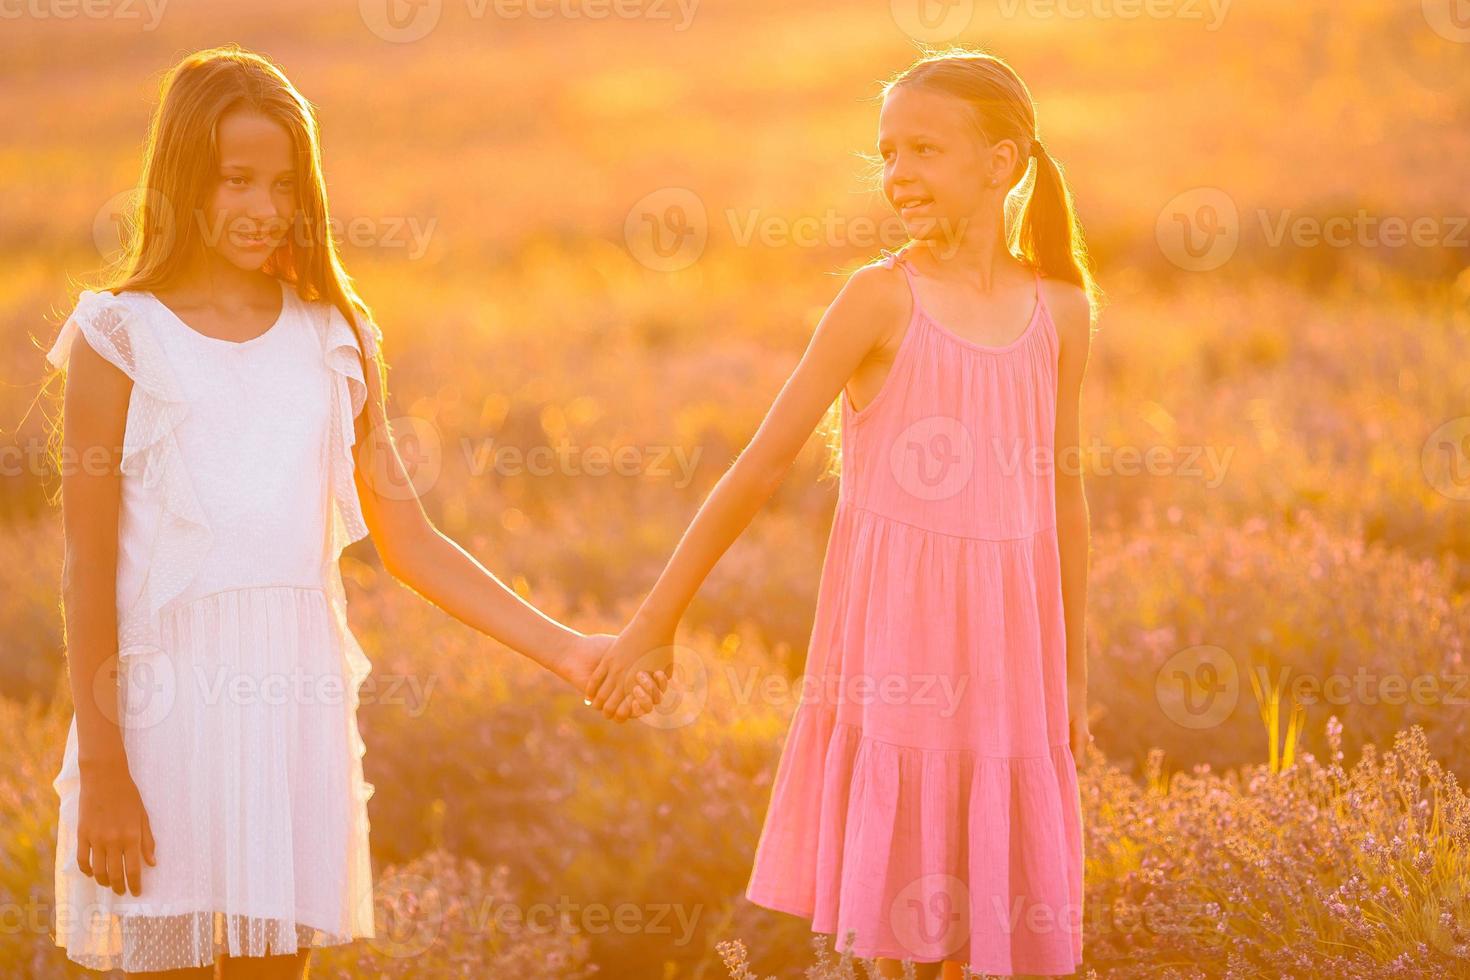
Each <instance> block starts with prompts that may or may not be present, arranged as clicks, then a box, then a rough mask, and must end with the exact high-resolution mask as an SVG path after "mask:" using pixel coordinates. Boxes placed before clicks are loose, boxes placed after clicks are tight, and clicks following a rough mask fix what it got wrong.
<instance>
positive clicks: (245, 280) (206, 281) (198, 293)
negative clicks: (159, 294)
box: [167, 252, 281, 306]
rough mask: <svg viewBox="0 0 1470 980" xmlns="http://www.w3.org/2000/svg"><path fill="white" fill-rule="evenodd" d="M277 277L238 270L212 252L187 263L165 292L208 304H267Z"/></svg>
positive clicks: (247, 270)
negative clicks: (262, 302)
mask: <svg viewBox="0 0 1470 980" xmlns="http://www.w3.org/2000/svg"><path fill="white" fill-rule="evenodd" d="M280 288H281V287H280V284H279V283H278V281H277V280H276V278H275V277H274V276H272V275H270V274H269V273H267V272H262V271H260V270H258V269H253V270H252V269H241V268H240V267H239V266H237V265H234V264H233V263H231V262H228V261H226V260H225V259H223V258H221V257H220V256H218V255H216V254H214V253H213V252H209V253H206V254H205V255H204V256H203V257H201V258H199V259H198V260H196V261H195V262H192V263H190V264H189V265H188V266H187V267H186V268H184V269H183V270H181V271H180V272H179V273H178V275H176V276H175V277H173V279H172V281H170V282H169V283H168V286H167V289H168V292H170V293H173V294H175V295H178V296H187V297H191V298H196V299H197V300H198V301H201V302H206V303H209V304H211V305H214V304H221V305H225V306H232V305H239V304H251V303H254V302H260V301H262V300H264V301H265V302H267V303H269V302H270V301H271V300H272V299H273V298H274V296H275V294H276V293H277V291H279V289H280Z"/></svg>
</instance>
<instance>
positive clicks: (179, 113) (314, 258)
mask: <svg viewBox="0 0 1470 980" xmlns="http://www.w3.org/2000/svg"><path fill="white" fill-rule="evenodd" d="M235 109H248V110H253V112H257V113H260V115H263V116H268V118H269V119H273V120H275V122H278V123H279V125H281V126H284V128H285V131H287V132H288V134H290V137H291V145H293V153H294V157H295V159H294V165H295V187H297V201H295V209H294V213H293V216H291V228H290V229H288V231H287V235H285V241H282V244H281V245H279V247H278V248H276V250H275V251H273V253H272V254H270V257H269V259H268V260H266V264H265V266H263V272H266V273H269V275H273V276H276V278H278V279H282V281H285V282H288V284H291V287H294V289H295V294H297V295H298V297H301V298H303V300H307V301H316V300H325V301H328V303H331V304H332V306H335V307H337V309H338V310H340V311H341V314H343V316H344V317H345V319H347V323H348V326H351V329H353V334H354V335H356V336H357V345H359V348H360V350H362V354H360V356H359V360H362V361H363V378H368V372H369V370H375V372H376V373H378V382H379V383H378V388H379V392H381V395H382V400H387V391H388V370H387V361H385V360H384V357H382V351H381V350H378V351H376V353H375V354H373V357H372V360H373V366H372V367H369V364H368V363H366V351H368V350H369V347H368V345H366V344H365V341H363V331H365V329H368V331H372V332H373V336H375V338H376V335H378V328H376V325H375V322H373V316H372V310H370V309H369V307H368V304H366V303H365V301H363V298H362V297H360V295H359V294H357V289H356V288H354V285H353V279H351V276H348V275H347V270H345V269H344V267H343V262H341V256H340V254H338V248H337V241H335V239H334V238H332V237H331V234H329V222H328V207H326V182H325V179H323V176H322V150H320V140H319V135H318V123H316V110H315V107H313V106H312V103H309V101H307V100H306V97H304V96H301V93H298V91H297V90H295V87H294V85H293V84H291V82H290V79H287V76H285V73H284V72H282V71H281V68H279V66H278V65H276V63H275V62H272V60H270V59H268V57H265V56H263V54H257V53H254V51H248V50H245V48H243V47H240V46H238V44H223V46H219V47H212V48H204V50H201V51H194V53H193V54H190V56H187V57H184V59H182V60H181V62H178V63H176V65H175V66H173V68H171V69H169V71H168V73H166V75H165V76H163V84H162V87H160V93H159V104H157V109H156V110H154V113H153V122H151V125H150V128H148V141H147V147H146V150H144V157H143V173H141V176H140V179H138V185H137V191H135V192H134V194H132V197H131V203H129V206H128V209H126V213H123V215H122V216H121V219H122V220H121V223H122V229H121V231H122V250H121V253H119V254H118V256H116V257H115V259H113V262H112V264H110V266H109V267H107V269H104V270H103V272H101V273H100V278H98V281H97V282H93V284H90V285H85V284H84V288H91V289H94V291H106V292H119V291H123V289H147V291H154V289H157V288H159V287H163V285H166V284H169V282H172V279H173V278H175V276H176V275H178V273H179V272H181V270H182V269H185V267H187V266H188V263H191V262H194V260H196V259H197V257H200V256H201V254H203V250H206V248H207V247H209V244H207V239H206V237H204V234H206V228H204V220H203V215H204V204H206V201H207V198H209V194H210V192H212V190H213V185H215V181H218V179H219V144H218V140H216V134H218V126H219V120H221V119H222V118H223V116H225V115H226V113H228V112H231V110H235ZM210 234H219V229H210ZM373 347H376V344H375V345H373ZM62 375H63V369H60V367H57V369H54V370H53V372H51V373H50V375H49V376H47V378H46V382H44V383H43V386H41V394H44V392H46V391H47V389H50V386H51V382H53V381H54V379H56V378H59V376H62ZM38 398H40V394H38ZM366 410H368V413H369V422H372V423H373V425H384V423H385V411H384V403H381V401H375V400H372V398H369V400H368V404H366ZM63 422H65V420H63V417H62V413H60V411H59V410H57V411H56V414H54V416H53V419H51V426H50V433H49V439H47V442H49V447H50V450H51V457H53V460H54V461H56V463H57V466H59V464H60V447H62V426H63ZM57 492H60V488H57Z"/></svg>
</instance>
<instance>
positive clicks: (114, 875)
mask: <svg viewBox="0 0 1470 980" xmlns="http://www.w3.org/2000/svg"><path fill="white" fill-rule="evenodd" d="M81 775H82V788H81V799H80V800H79V801H78V813H77V867H79V868H80V869H81V871H82V874H84V875H86V876H87V877H89V878H95V879H97V884H99V885H101V886H102V887H103V888H107V887H111V888H112V890H113V891H114V892H116V893H117V894H119V895H121V894H123V891H124V889H125V886H126V890H128V891H131V892H132V893H133V895H134V897H136V896H138V895H141V894H142V893H143V862H144V861H147V863H148V864H150V865H154V866H156V865H157V864H158V861H157V859H156V857H155V855H154V843H153V830H152V828H150V827H149V825H148V813H147V811H146V810H144V809H143V798H142V797H141V796H139V795H138V787H137V785H135V784H134V782H133V777H132V775H131V774H129V772H128V763H127V757H126V756H117V757H115V758H113V759H109V760H105V761H99V762H97V763H96V764H87V763H83V765H82V767H81Z"/></svg>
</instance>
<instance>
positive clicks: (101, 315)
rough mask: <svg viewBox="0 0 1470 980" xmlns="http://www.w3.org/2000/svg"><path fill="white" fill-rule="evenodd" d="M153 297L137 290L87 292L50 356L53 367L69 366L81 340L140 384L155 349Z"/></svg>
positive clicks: (48, 353) (63, 327) (64, 325)
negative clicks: (68, 363) (150, 301)
mask: <svg viewBox="0 0 1470 980" xmlns="http://www.w3.org/2000/svg"><path fill="white" fill-rule="evenodd" d="M148 302H149V297H148V295H147V294H146V293H142V292H139V291H136V290H115V291H114V290H106V289H95V290H93V289H84V290H82V292H81V294H80V295H78V296H77V300H76V304H75V305H74V306H73V307H72V310H71V313H69V314H68V315H67V318H66V322H65V323H63V324H62V327H61V331H60V333H59V334H58V335H57V337H56V341H55V343H54V344H53V345H52V347H51V349H50V350H49V351H48V352H47V354H46V359H47V360H48V361H49V362H50V363H51V364H52V366H53V367H57V368H62V367H65V366H66V362H67V358H68V355H69V354H70V353H71V348H72V345H73V344H74V343H75V342H76V339H77V338H78V337H81V338H82V339H83V341H84V342H85V343H86V344H87V345H88V346H89V347H91V348H92V349H93V350H95V351H96V352H97V353H98V354H100V355H102V356H103V357H104V358H106V359H107V360H108V361H110V362H112V363H113V364H114V365H116V366H117V367H118V368H119V369H121V370H122V371H123V373H124V374H126V375H128V376H129V377H130V378H133V379H134V380H135V381H136V380H138V376H139V374H140V373H141V371H142V369H143V362H144V360H145V358H147V357H149V356H150V354H149V352H150V351H152V349H153V343H152V340H153V337H152V330H153V328H152V325H151V323H150V317H149V315H148V306H147V304H148Z"/></svg>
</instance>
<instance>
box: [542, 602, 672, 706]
mask: <svg viewBox="0 0 1470 980" xmlns="http://www.w3.org/2000/svg"><path fill="white" fill-rule="evenodd" d="M676 626H677V623H664V622H656V621H655V620H654V619H653V618H652V617H649V616H642V615H635V616H634V617H633V620H632V621H631V622H630V623H629V624H628V625H627V626H626V627H625V628H624V629H623V631H622V632H621V633H618V634H616V635H614V634H611V633H594V634H589V635H587V636H584V637H582V638H581V639H580V640H579V641H578V646H579V647H580V649H579V650H578V651H577V655H576V656H575V657H574V658H573V660H574V662H575V664H574V668H573V669H572V670H570V671H569V672H568V673H567V675H566V679H567V680H568V681H570V682H571V683H572V685H573V686H575V687H579V688H581V690H582V697H583V699H584V703H586V704H590V705H591V706H592V707H593V708H595V709H596V710H598V711H601V712H602V714H603V716H604V717H606V718H609V719H611V720H613V721H618V722H623V721H627V720H628V719H629V718H638V717H640V716H642V715H645V714H647V713H648V712H650V711H652V710H653V707H654V705H656V704H658V703H659V701H660V700H661V699H662V698H663V694H664V690H665V689H666V688H667V687H668V683H669V678H670V677H671V676H673V664H674V630H675V627H676Z"/></svg>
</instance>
